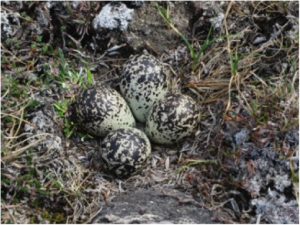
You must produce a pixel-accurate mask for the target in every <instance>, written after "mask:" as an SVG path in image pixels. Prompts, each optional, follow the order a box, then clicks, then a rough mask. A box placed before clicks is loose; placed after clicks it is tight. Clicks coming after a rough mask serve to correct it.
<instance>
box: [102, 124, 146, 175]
mask: <svg viewBox="0 0 300 225" xmlns="http://www.w3.org/2000/svg"><path fill="white" fill-rule="evenodd" d="M150 153H151V145H150V141H149V140H148V138H147V136H146V135H145V134H144V133H143V132H141V131H140V130H138V129H135V128H121V129H118V130H115V131H112V132H110V133H109V134H108V135H107V136H106V137H105V139H104V140H103V142H102V144H101V155H102V158H103V161H104V164H103V166H104V169H105V170H107V171H109V172H112V173H113V174H114V175H116V176H117V177H119V178H127V177H129V176H131V175H135V174H137V173H139V172H140V171H141V170H142V169H143V168H145V166H146V164H147V163H146V162H147V159H148V157H149V155H150Z"/></svg>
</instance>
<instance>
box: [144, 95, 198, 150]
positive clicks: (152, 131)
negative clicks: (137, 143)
mask: <svg viewBox="0 0 300 225" xmlns="http://www.w3.org/2000/svg"><path fill="white" fill-rule="evenodd" d="M199 120H200V110H199V106H198V105H197V103H196V102H195V101H194V100H193V99H192V98H191V97H189V96H187V95H182V94H169V95H167V96H166V97H165V98H164V99H162V100H160V101H158V102H156V103H155V104H154V105H153V107H152V109H151V111H150V112H149V115H148V118H147V122H146V130H145V133H146V134H147V136H148V137H149V138H150V140H151V141H153V142H155V143H158V144H166V145H171V144H176V143H177V142H180V141H182V140H183V139H184V138H186V137H188V136H190V135H192V134H193V132H194V131H195V129H196V127H197V125H198V123H199Z"/></svg>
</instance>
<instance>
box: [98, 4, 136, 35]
mask: <svg viewBox="0 0 300 225" xmlns="http://www.w3.org/2000/svg"><path fill="white" fill-rule="evenodd" d="M133 11H134V10H133V9H128V8H127V7H126V5H125V4H123V3H118V4H116V3H109V4H107V5H105V6H104V7H103V8H102V10H101V12H100V13H99V14H98V15H97V16H96V17H95V19H94V20H93V28H94V29H95V30H97V31H98V30H101V28H106V29H110V30H113V29H117V30H120V31H124V30H126V29H127V26H128V24H129V22H130V21H131V20H132V14H133Z"/></svg>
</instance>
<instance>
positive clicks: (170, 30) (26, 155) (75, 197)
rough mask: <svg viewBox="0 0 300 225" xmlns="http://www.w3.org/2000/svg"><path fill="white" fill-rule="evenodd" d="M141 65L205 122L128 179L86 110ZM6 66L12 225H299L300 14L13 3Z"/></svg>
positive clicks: (237, 6) (6, 184) (244, 5)
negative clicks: (119, 173) (164, 73)
mask: <svg viewBox="0 0 300 225" xmlns="http://www.w3.org/2000/svg"><path fill="white" fill-rule="evenodd" d="M141 53H144V54H151V55H153V56H155V57H156V58H158V59H160V60H161V61H162V62H164V64H165V65H166V67H168V68H169V69H170V71H171V78H170V82H171V91H172V92H174V93H184V94H187V95H189V96H191V97H192V98H193V99H194V100H195V101H196V102H197V104H199V108H200V111H201V120H200V124H199V126H198V128H197V131H196V132H195V134H194V135H193V136H191V137H189V138H187V139H186V140H185V141H183V142H181V143H179V144H176V145H173V146H163V145H157V144H152V152H151V155H150V160H149V162H148V164H147V167H146V169H145V170H143V171H142V173H141V174H138V175H134V176H132V177H130V178H127V179H119V178H116V177H114V176H113V175H111V174H108V173H106V172H105V171H103V169H102V161H101V156H100V154H99V146H100V145H101V143H102V141H103V140H102V139H101V138H97V137H94V136H92V135H89V134H87V133H86V132H85V131H84V130H83V129H81V127H80V126H79V125H78V123H77V121H76V117H75V116H74V104H73V103H74V99H75V96H76V95H77V94H78V93H79V91H80V90H81V89H83V88H86V87H88V86H93V85H99V84H101V85H107V86H111V87H113V88H114V89H116V90H117V91H119V83H118V82H119V76H120V73H121V70H122V66H123V64H124V63H125V62H126V60H127V59H128V58H129V56H130V55H133V54H141ZM1 60H2V61H1V210H2V211H1V212H2V214H1V215H2V216H1V222H2V223H296V224H298V223H299V199H298V197H299V192H298V190H299V188H298V185H299V175H298V172H299V94H298V93H299V66H298V65H299V2H297V1H290V2H276V1H271V2H234V1H232V2H228V1H221V2H209V1H206V2H205V1H201V2H172V1H167V2H157V3H155V2H143V1H131V2H104V1H103V2H83V1H82V2H80V1H78V2H75V1H69V2H54V1H45V2H35V1H31V2H29V1H28V2H27V1H23V2H21V1H1ZM137 127H138V128H139V129H140V130H144V124H141V123H138V124H137Z"/></svg>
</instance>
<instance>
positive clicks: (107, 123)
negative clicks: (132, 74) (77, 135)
mask: <svg viewBox="0 0 300 225" xmlns="http://www.w3.org/2000/svg"><path fill="white" fill-rule="evenodd" d="M75 111H76V117H77V120H78V122H79V124H80V125H81V127H82V128H83V129H85V130H86V131H87V132H88V133H90V134H92V135H96V136H100V137H104V136H105V135H107V134H108V133H109V132H110V131H113V130H116V129H118V128H122V127H135V125H136V123H135V119H134V116H133V115H132V113H131V110H130V108H129V107H128V105H127V103H126V101H125V100H124V98H123V97H122V96H121V95H120V94H119V93H118V92H117V91H116V90H114V89H112V88H109V87H106V86H99V87H91V88H88V89H85V90H83V91H81V92H80V94H79V95H78V96H76V104H75Z"/></svg>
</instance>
